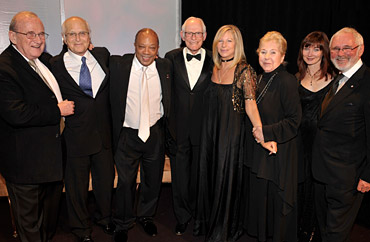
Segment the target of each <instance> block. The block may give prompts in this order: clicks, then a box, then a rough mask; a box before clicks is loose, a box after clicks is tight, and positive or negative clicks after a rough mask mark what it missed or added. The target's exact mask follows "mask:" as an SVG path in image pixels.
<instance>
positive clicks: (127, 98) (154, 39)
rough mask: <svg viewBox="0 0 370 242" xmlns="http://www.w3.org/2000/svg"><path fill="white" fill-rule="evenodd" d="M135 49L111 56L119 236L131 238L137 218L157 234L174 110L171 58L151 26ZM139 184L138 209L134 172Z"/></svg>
mask: <svg viewBox="0 0 370 242" xmlns="http://www.w3.org/2000/svg"><path fill="white" fill-rule="evenodd" d="M134 45H135V54H126V55H124V56H112V57H111V60H110V71H111V85H110V101H111V110H112V117H113V118H112V120H113V143H114V150H115V155H114V158H115V162H116V168H117V173H118V185H117V190H116V199H117V200H116V214H115V216H114V222H115V224H116V231H115V235H114V240H115V241H119V242H122V241H127V231H128V229H130V228H131V227H132V226H133V225H134V223H135V220H136V217H137V221H138V222H139V224H140V225H141V226H142V227H143V229H144V231H145V232H146V233H147V234H148V235H150V236H155V235H157V228H156V226H155V224H154V223H153V216H154V214H155V210H156V207H157V202H158V198H159V191H160V187H161V183H162V175H163V166H164V142H165V128H166V123H167V119H168V117H169V112H170V98H171V76H170V75H171V63H170V61H169V60H167V59H162V58H159V57H157V55H158V48H159V40H158V36H157V34H156V33H155V32H154V31H153V30H152V29H148V28H144V29H141V30H139V32H138V33H137V34H136V37H135V43H134ZM139 163H140V181H141V184H140V189H139V197H138V199H137V200H138V204H137V207H136V209H137V211H136V214H135V212H134V202H135V191H136V190H135V188H136V176H137V171H138V167H139Z"/></svg>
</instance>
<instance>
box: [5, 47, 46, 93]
mask: <svg viewBox="0 0 370 242" xmlns="http://www.w3.org/2000/svg"><path fill="white" fill-rule="evenodd" d="M8 50H9V51H10V53H11V55H12V56H13V58H15V59H16V61H17V63H19V64H20V66H21V67H22V68H24V69H25V70H26V71H27V72H28V73H29V74H30V75H31V76H33V78H34V79H37V81H38V82H39V83H42V86H44V87H45V88H47V90H49V91H50V92H53V91H52V90H50V88H49V87H48V86H47V85H46V84H45V82H44V81H43V80H42V78H41V77H40V76H39V74H37V72H36V71H35V70H34V69H33V68H32V67H31V66H30V64H28V62H27V61H26V59H24V58H23V56H22V55H21V54H20V53H18V51H17V50H16V49H15V48H14V47H13V46H11V45H10V46H9V47H8Z"/></svg>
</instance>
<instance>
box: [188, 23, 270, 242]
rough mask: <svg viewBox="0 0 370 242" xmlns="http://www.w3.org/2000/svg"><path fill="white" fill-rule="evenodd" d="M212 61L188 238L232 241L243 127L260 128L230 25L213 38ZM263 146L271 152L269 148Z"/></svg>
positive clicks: (247, 70)
mask: <svg viewBox="0 0 370 242" xmlns="http://www.w3.org/2000/svg"><path fill="white" fill-rule="evenodd" d="M213 61H214V63H215V67H214V69H213V74H212V83H211V84H210V86H209V87H208V89H207V90H206V91H205V94H204V101H205V102H204V105H205V107H204V110H205V111H204V114H203V123H202V133H201V145H200V159H199V161H200V170H199V192H198V202H197V212H196V219H195V226H194V234H195V235H206V241H217V242H219V241H235V240H237V239H238V237H240V235H241V234H242V231H243V229H242V223H241V222H242V216H241V214H240V209H241V206H242V204H241V186H242V179H243V178H242V166H243V159H244V157H245V148H246V144H245V142H246V138H245V137H246V135H247V132H249V133H248V135H250V132H251V130H245V124H246V121H247V118H248V117H249V119H250V120H251V122H252V124H253V126H255V127H258V126H259V127H260V126H262V125H261V120H260V117H259V114H258V110H257V105H256V102H255V89H256V74H255V72H254V70H253V68H252V67H251V66H250V65H248V64H247V63H246V58H245V55H244V47H243V39H242V36H241V33H240V31H239V29H238V28H237V27H236V26H233V25H225V26H222V27H221V28H220V29H219V30H218V32H217V33H216V36H215V39H214V41H213ZM246 113H247V115H248V117H247V115H246ZM261 135H262V132H260V133H259V134H257V138H256V139H257V140H258V141H261V140H263V137H261ZM263 145H265V146H266V147H270V148H269V149H270V150H271V151H275V150H274V149H273V148H274V147H272V146H273V144H271V143H264V144H263ZM275 148H276V146H275Z"/></svg>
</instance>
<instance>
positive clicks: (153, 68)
mask: <svg viewBox="0 0 370 242" xmlns="http://www.w3.org/2000/svg"><path fill="white" fill-rule="evenodd" d="M132 65H133V67H134V68H135V71H139V70H141V68H142V67H143V65H142V64H141V63H140V61H139V60H138V59H137V57H136V55H135V57H134V61H133V62H132ZM148 70H149V71H150V72H155V71H156V65H155V60H154V61H153V63H152V64H150V65H149V66H148Z"/></svg>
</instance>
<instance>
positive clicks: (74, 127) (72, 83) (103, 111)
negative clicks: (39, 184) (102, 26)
mask: <svg viewBox="0 0 370 242" xmlns="http://www.w3.org/2000/svg"><path fill="white" fill-rule="evenodd" d="M90 32H91V31H90V28H89V25H88V23H87V22H86V21H85V20H84V19H82V18H80V17H70V18H68V19H67V20H66V21H65V22H64V23H63V25H62V37H63V41H64V43H65V44H66V45H67V47H68V50H64V51H62V52H61V54H59V55H58V56H55V57H54V58H52V59H51V61H50V63H51V66H52V71H53V73H54V75H55V77H56V79H57V81H58V83H59V86H60V89H61V92H62V95H63V97H64V98H67V99H71V100H73V101H74V102H75V104H76V109H75V114H74V115H73V116H70V117H67V118H66V128H65V130H64V138H65V141H66V147H67V161H66V169H65V177H64V181H65V187H66V200H67V211H68V217H69V224H70V227H71V230H72V233H74V234H75V235H76V236H77V237H79V238H80V240H81V241H92V239H91V230H92V229H91V225H90V219H89V218H90V215H89V211H88V208H87V198H88V187H89V175H90V171H91V177H92V180H93V181H92V184H93V192H94V195H95V200H96V204H97V211H96V212H95V218H94V219H95V223H96V224H98V225H99V226H101V227H102V228H103V230H104V232H105V233H108V234H113V231H114V225H113V223H112V222H111V198H112V190H113V180H114V165H113V153H112V147H111V138H112V134H111V116H110V112H109V93H108V92H109V86H108V85H109V83H108V80H109V69H108V62H109V56H110V54H109V51H108V50H107V49H106V48H99V47H95V48H94V49H93V50H92V51H89V50H88V47H89V45H90V42H91V39H90Z"/></svg>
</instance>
